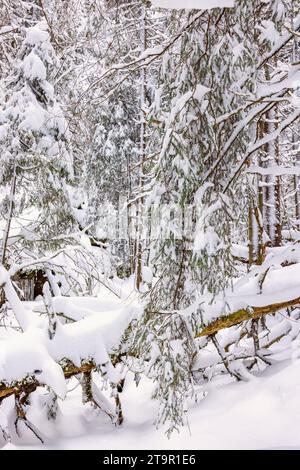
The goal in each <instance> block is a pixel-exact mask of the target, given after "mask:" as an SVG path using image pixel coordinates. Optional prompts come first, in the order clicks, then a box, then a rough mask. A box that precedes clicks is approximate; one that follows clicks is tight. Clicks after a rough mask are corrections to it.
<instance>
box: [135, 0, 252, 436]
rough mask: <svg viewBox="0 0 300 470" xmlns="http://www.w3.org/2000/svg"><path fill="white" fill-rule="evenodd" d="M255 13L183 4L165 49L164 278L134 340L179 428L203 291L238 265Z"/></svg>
mask: <svg viewBox="0 0 300 470" xmlns="http://www.w3.org/2000/svg"><path fill="white" fill-rule="evenodd" d="M252 13H253V6H252V5H249V4H248V2H245V1H240V2H237V7H236V9H235V10H230V9H228V10H227V9H224V10H220V9H215V10H213V11H211V12H191V13H189V14H187V13H185V12H181V13H173V14H172V19H173V22H170V29H171V30H173V31H174V30H175V31H177V32H178V30H179V31H180V29H181V30H182V34H181V35H180V38H179V39H178V40H177V41H176V42H174V45H173V47H172V49H171V50H170V51H169V52H168V53H167V54H165V55H164V57H163V63H162V67H161V85H160V87H159V89H158V90H157V99H156V100H155V102H154V106H153V120H154V119H155V121H156V122H159V123H160V124H159V127H158V134H159V135H160V139H161V151H160V155H159V159H158V161H157V162H156V165H155V168H154V170H153V173H154V180H153V190H152V194H151V196H150V198H149V200H148V204H149V205H153V206H154V207H156V211H157V212H158V217H157V220H159V223H158V224H157V225H158V226H157V227H156V233H157V236H156V238H155V239H154V240H153V242H154V245H155V247H156V248H155V257H154V260H153V264H154V269H155V276H156V280H155V283H154V286H153V288H152V290H151V293H150V299H149V301H148V303H147V307H146V310H145V315H144V318H143V319H142V321H141V324H140V325H139V327H138V329H137V333H136V334H135V335H134V345H135V350H137V351H139V353H140V354H141V356H142V357H143V359H145V358H148V359H147V360H148V361H149V362H148V363H147V367H146V369H147V371H146V373H147V374H149V375H150V376H151V377H153V378H155V380H156V381H157V387H156V391H155V394H154V396H155V398H158V399H159V400H160V411H159V415H158V418H157V423H165V422H168V423H169V424H168V431H169V432H171V431H172V430H174V429H178V428H179V427H180V426H181V425H183V424H184V422H185V415H184V410H185V407H186V400H187V399H188V397H191V396H193V394H194V392H193V389H194V383H195V381H194V376H193V365H194V363H195V360H196V358H197V355H198V350H199V344H197V343H196V342H195V341H194V335H195V333H196V332H197V331H198V330H199V328H200V327H201V325H202V320H203V318H202V311H201V306H200V308H199V307H198V305H199V302H200V296H203V295H204V297H202V299H204V298H205V296H206V295H209V296H210V295H214V294H216V293H220V292H222V290H223V289H225V287H226V286H228V284H230V279H231V278H232V274H233V267H232V258H231V251H230V225H231V224H232V222H233V221H234V216H233V214H232V211H231V209H230V205H231V204H230V198H231V194H230V192H229V193H228V194H227V195H224V191H223V189H224V182H225V181H226V179H227V178H228V177H229V176H230V172H231V169H232V164H233V163H234V162H237V161H238V158H239V155H243V154H244V152H245V150H246V146H247V143H248V141H249V139H250V136H248V134H247V129H245V130H243V128H242V132H240V133H239V134H237V136H236V137H235V138H233V136H232V131H233V129H234V126H235V125H237V124H238V122H239V120H240V119H242V118H243V110H242V107H240V106H241V104H242V98H241V93H240V91H241V90H240V87H241V84H243V86H244V87H245V89H247V88H249V87H251V83H252V76H253V70H254V61H253V57H252V56H251V54H250V48H251V46H252V43H251V41H249V42H246V41H245V42H244V43H242V46H241V41H242V40H243V37H244V34H246V32H247V31H248V29H249V17H250V18H251V14H252ZM174 21H175V24H174ZM171 34H172V33H170V35H171ZM174 71H176V74H175V75H174ZM245 82H246V83H245ZM236 110H239V111H236ZM232 111H234V112H232ZM200 304H201V302H200ZM225 309H226V306H225V305H224V311H225ZM200 346H201V343H200ZM216 346H217V348H218V345H216ZM228 369H229V368H228ZM230 373H232V375H234V376H235V377H236V378H238V379H239V378H240V375H239V373H238V372H235V371H234V370H232V371H231V370H230Z"/></svg>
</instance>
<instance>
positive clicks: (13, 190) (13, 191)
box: [1, 162, 17, 265]
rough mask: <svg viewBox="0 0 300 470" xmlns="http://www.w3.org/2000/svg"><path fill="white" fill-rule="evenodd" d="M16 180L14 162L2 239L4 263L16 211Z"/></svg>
mask: <svg viewBox="0 0 300 470" xmlns="http://www.w3.org/2000/svg"><path fill="white" fill-rule="evenodd" d="M16 181H17V165H16V162H14V168H13V177H12V182H11V187H10V195H9V209H8V216H7V222H6V227H5V230H4V234H3V240H2V255H1V263H2V264H3V265H4V264H5V257H6V249H7V242H8V236H9V231H10V226H11V221H12V217H13V211H14V206H15V194H16Z"/></svg>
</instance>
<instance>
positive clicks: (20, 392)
mask: <svg viewBox="0 0 300 470" xmlns="http://www.w3.org/2000/svg"><path fill="white" fill-rule="evenodd" d="M0 286H1V288H2V289H3V290H4V292H5V297H6V299H7V301H8V302H9V305H10V307H11V309H12V311H13V313H14V316H15V318H16V320H17V323H18V325H19V327H20V330H21V331H16V332H14V333H13V334H11V335H8V337H6V336H5V337H4V338H1V340H0V344H1V349H0V403H1V402H2V401H3V400H4V399H5V398H7V397H9V396H11V395H13V396H14V398H15V413H16V416H15V421H14V425H15V429H16V431H17V432H18V429H19V425H20V423H19V422H22V423H23V424H25V425H26V426H27V427H29V428H30V429H31V430H32V431H33V432H34V434H36V435H37V436H39V433H38V430H37V429H35V427H34V426H33V425H32V424H31V423H30V422H29V421H28V419H27V417H26V412H27V409H28V407H29V406H30V394H31V393H32V392H34V391H35V390H36V389H37V388H38V387H41V386H46V387H47V388H48V389H49V390H50V392H49V403H47V404H46V406H47V407H48V408H49V413H50V412H51V413H52V411H53V409H54V408H55V403H56V400H57V398H58V397H59V398H60V399H64V398H65V397H66V394H67V385H66V380H67V379H69V378H70V377H72V376H77V377H78V379H79V381H80V384H81V387H82V393H83V402H84V403H87V402H89V403H91V404H92V406H94V407H96V408H99V410H101V411H103V412H104V413H105V414H106V415H108V416H109V417H110V418H111V419H112V420H113V422H115V423H118V424H121V423H122V420H123V415H122V409H121V402H120V399H119V395H118V388H119V389H120V387H121V385H120V384H121V383H122V374H121V369H120V368H119V367H118V365H117V363H118V358H117V356H118V350H119V345H120V340H121V337H122V335H123V333H124V331H125V329H126V327H127V326H128V323H129V322H130V321H131V320H132V318H133V317H136V316H137V315H138V314H139V308H138V307H137V306H134V305H131V306H126V305H125V306H122V305H121V304H119V305H117V304H116V305H115V310H108V311H106V312H101V302H98V305H97V299H95V298H91V299H90V300H89V298H84V300H85V302H84V304H85V309H82V305H81V306H80V303H79V307H78V306H77V309H76V299H74V298H73V299H71V298H64V297H58V298H51V297H50V296H48V295H47V294H48V293H47V288H44V305H40V306H39V307H36V308H37V310H38V311H32V310H30V309H27V308H25V307H24V304H23V303H22V302H21V301H20V299H19V297H18V295H17V293H16V291H15V288H14V286H13V284H12V281H11V279H10V276H9V274H8V272H7V271H6V269H5V268H4V267H3V266H1V267H0ZM46 286H47V284H46ZM74 304H75V305H74ZM97 307H98V308H99V310H100V311H98V312H97ZM102 308H103V307H102ZM78 311H81V312H82V314H81V318H82V319H80V320H78V321H75V319H73V318H72V315H73V316H74V315H75V318H76V316H78ZM60 314H61V315H63V317H64V318H68V319H69V322H68V323H65V324H63V323H62V322H61V320H60V318H59V315H60ZM94 374H96V376H98V379H100V380H101V381H102V384H106V385H107V386H109V387H110V389H111V395H112V397H113V399H114V402H115V406H114V405H113V404H112V403H110V401H109V400H108V399H107V398H106V397H105V395H103V393H102V392H101V390H100V388H99V386H97V385H96V383H95V381H94V378H93V375H94ZM44 405H45V404H44ZM51 410H52V411H51ZM52 414H53V413H52ZM54 414H55V413H54ZM6 434H7V436H8V435H9V431H8V430H7V433H6ZM39 438H40V439H41V440H42V437H41V436H39Z"/></svg>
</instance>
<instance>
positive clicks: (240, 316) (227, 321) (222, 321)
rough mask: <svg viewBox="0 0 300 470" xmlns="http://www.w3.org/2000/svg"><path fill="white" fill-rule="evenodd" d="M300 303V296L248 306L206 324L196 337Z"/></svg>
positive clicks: (211, 333) (209, 334) (212, 333)
mask: <svg viewBox="0 0 300 470" xmlns="http://www.w3.org/2000/svg"><path fill="white" fill-rule="evenodd" d="M298 304H299V305H300V297H297V298H296V299H292V300H288V301H285V302H280V303H276V304H271V305H264V306H262V307H252V306H249V307H248V308H244V309H240V310H237V311H236V312H233V313H230V314H228V315H224V316H222V317H219V318H217V319H216V320H214V321H213V322H211V323H210V324H209V325H207V326H205V327H204V328H203V329H202V330H201V331H199V333H197V335H196V338H199V337H201V336H211V335H214V334H216V333H218V331H220V330H223V329H225V328H230V327H231V326H234V325H238V324H239V323H242V322H244V321H247V320H255V319H258V318H261V317H263V316H264V315H268V314H272V313H276V312H278V310H282V309H284V308H288V307H292V306H294V305H298Z"/></svg>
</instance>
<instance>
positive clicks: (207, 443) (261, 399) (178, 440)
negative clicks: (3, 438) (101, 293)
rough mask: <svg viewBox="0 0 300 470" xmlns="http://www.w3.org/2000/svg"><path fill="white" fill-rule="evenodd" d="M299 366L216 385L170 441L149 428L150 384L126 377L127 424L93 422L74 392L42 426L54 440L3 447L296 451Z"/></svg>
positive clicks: (151, 412)
mask: <svg viewBox="0 0 300 470" xmlns="http://www.w3.org/2000/svg"><path fill="white" fill-rule="evenodd" d="M299 368H300V365H299V363H296V362H294V363H291V362H290V363H287V362H281V363H280V364H277V365H273V366H271V367H269V368H268V369H267V370H266V371H265V372H264V373H263V374H262V375H261V376H260V377H253V379H252V380H250V381H249V382H244V383H229V384H221V385H216V384H215V385H214V388H213V389H210V390H208V394H207V396H206V398H205V399H204V400H201V401H200V402H198V403H197V404H194V405H192V406H191V408H190V410H189V413H188V421H189V427H188V426H186V427H185V428H184V429H183V430H182V431H181V433H180V434H177V433H174V435H173V436H172V437H171V439H168V438H167V437H166V436H165V435H164V431H163V429H161V428H160V429H158V430H156V429H155V426H153V420H154V417H155V414H156V411H157V404H156V402H155V401H154V400H151V399H150V396H151V391H152V387H153V385H152V384H151V383H150V382H148V381H146V380H145V379H143V380H142V381H141V383H140V384H139V386H138V387H136V385H135V382H134V380H133V377H132V376H128V377H127V381H126V382H127V383H126V385H125V388H124V392H123V393H122V404H123V411H124V415H125V421H124V423H123V425H122V426H121V427H118V428H117V427H115V426H114V425H112V424H111V423H110V422H108V421H107V420H106V419H105V418H103V416H101V415H99V417H98V418H97V419H96V420H95V419H94V418H95V415H94V413H95V412H94V411H92V410H91V408H89V406H86V407H85V408H84V410H83V409H82V405H81V404H80V397H79V392H77V390H78V389H75V390H74V391H73V392H71V393H70V395H69V398H68V399H67V400H66V401H65V402H64V403H61V405H60V416H59V418H58V420H57V421H56V422H55V424H51V425H49V422H47V423H45V425H44V431H45V432H46V434H47V435H48V436H50V435H51V434H52V435H53V436H54V435H55V438H53V439H52V438H51V437H49V438H48V439H47V441H46V443H45V444H44V445H41V444H38V443H37V442H36V443H31V444H30V445H29V444H27V445H13V444H7V445H6V446H5V447H4V449H5V450H15V449H25V448H26V449H29V448H31V449H32V448H34V449H38V448H39V449H41V448H46V449H105V450H108V449H300V432H299V430H300V402H299V396H300V374H299ZM74 383H75V382H74ZM70 388H71V386H70ZM92 415H93V420H92V419H91V418H92ZM33 418H34V417H33ZM33 420H34V419H33ZM45 426H46V427H47V429H46V428H45ZM51 427H52V429H51ZM31 439H32V438H31ZM23 442H24V441H23Z"/></svg>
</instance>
